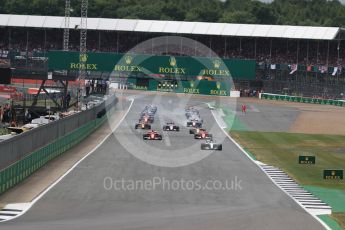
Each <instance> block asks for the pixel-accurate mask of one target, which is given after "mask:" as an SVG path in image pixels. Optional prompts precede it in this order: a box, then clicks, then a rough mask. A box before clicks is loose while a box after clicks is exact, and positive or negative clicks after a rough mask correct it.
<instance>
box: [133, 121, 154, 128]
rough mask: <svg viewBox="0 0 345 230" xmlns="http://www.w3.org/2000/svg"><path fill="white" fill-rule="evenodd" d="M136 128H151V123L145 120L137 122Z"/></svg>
mask: <svg viewBox="0 0 345 230" xmlns="http://www.w3.org/2000/svg"><path fill="white" fill-rule="evenodd" d="M135 129H151V125H150V124H148V123H145V122H141V123H138V124H135Z"/></svg>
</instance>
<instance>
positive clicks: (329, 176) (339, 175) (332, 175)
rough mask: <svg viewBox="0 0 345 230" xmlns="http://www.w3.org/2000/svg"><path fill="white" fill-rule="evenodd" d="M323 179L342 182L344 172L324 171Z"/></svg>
mask: <svg viewBox="0 0 345 230" xmlns="http://www.w3.org/2000/svg"><path fill="white" fill-rule="evenodd" d="M323 179H325V180H342V179H343V170H333V169H332V170H330V169H326V170H323Z"/></svg>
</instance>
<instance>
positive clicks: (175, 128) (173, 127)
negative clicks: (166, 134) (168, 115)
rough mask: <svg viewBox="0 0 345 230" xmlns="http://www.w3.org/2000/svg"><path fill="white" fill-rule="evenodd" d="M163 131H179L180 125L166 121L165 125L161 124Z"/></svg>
mask: <svg viewBox="0 0 345 230" xmlns="http://www.w3.org/2000/svg"><path fill="white" fill-rule="evenodd" d="M163 131H177V132H178V131H180V127H178V126H177V125H175V123H174V122H168V123H167V124H166V125H164V126H163Z"/></svg>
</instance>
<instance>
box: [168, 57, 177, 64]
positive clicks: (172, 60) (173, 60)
mask: <svg viewBox="0 0 345 230" xmlns="http://www.w3.org/2000/svg"><path fill="white" fill-rule="evenodd" d="M169 63H170V65H171V66H176V59H175V57H170V59H169Z"/></svg>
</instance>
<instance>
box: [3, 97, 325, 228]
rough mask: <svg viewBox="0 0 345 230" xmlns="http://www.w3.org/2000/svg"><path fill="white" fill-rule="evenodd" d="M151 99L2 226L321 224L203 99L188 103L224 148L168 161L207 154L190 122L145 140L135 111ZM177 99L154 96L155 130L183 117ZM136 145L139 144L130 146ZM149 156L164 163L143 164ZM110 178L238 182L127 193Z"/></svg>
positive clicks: (136, 105)
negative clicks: (242, 147)
mask: <svg viewBox="0 0 345 230" xmlns="http://www.w3.org/2000/svg"><path fill="white" fill-rule="evenodd" d="M150 97H151V96H147V97H143V98H137V99H136V100H135V102H134V104H133V106H132V108H131V111H130V112H129V113H128V115H127V117H126V118H125V120H124V121H123V122H122V123H121V124H120V126H119V127H118V128H117V130H116V131H115V132H114V135H111V136H110V137H109V138H108V139H107V140H106V141H105V142H104V143H103V144H102V145H101V146H100V147H99V148H98V149H97V150H96V151H95V152H94V153H93V154H91V155H90V156H89V157H87V158H86V159H85V160H84V161H82V162H81V163H80V164H79V165H78V166H77V167H76V168H75V169H74V170H73V171H71V173H70V174H68V175H67V176H66V177H65V178H64V179H63V180H62V181H60V183H58V184H57V185H56V186H55V187H53V189H51V190H50V191H49V192H48V193H47V194H46V195H45V196H43V197H42V199H40V200H39V201H38V202H37V203H36V204H35V205H34V206H33V207H32V208H31V209H30V210H29V211H28V212H27V213H26V214H24V215H23V216H21V217H19V218H17V219H14V220H12V221H9V222H5V223H2V224H0V229H1V230H17V229H18V230H37V229H44V230H61V229H71V230H74V229H83V230H84V229H90V230H94V229H98V230H103V229H109V230H110V229H111V230H114V229H115V230H117V229H140V230H145V229H150V230H161V229H174V230H175V229H187V230H194V229H197V230H203V229H205V230H206V229H207V230H210V229H216V230H218V229H226V230H229V229H236V230H241V229H266V230H271V229H272V230H276V229H289V230H290V229H303V230H305V229H313V230H315V229H323V227H322V226H321V224H320V223H319V222H318V221H317V220H315V219H314V218H313V217H312V216H310V215H309V214H308V213H306V212H305V211H304V210H303V209H302V208H300V207H299V206H298V205H297V204H296V203H295V202H294V201H293V200H292V199H290V198H289V197H288V196H287V195H286V194H285V193H283V192H282V191H281V190H279V189H278V188H277V187H276V186H275V185H274V184H273V183H272V182H271V181H270V180H269V179H268V178H267V176H266V175H265V174H264V173H263V172H262V171H261V170H260V169H259V168H258V167H257V166H256V165H255V164H254V163H253V162H251V161H250V160H249V159H248V158H247V157H246V156H245V155H244V153H242V152H241V151H240V150H239V149H238V148H237V147H236V145H235V144H234V143H232V142H231V141H230V140H229V139H227V138H226V137H225V134H224V133H223V131H222V130H221V129H220V128H219V127H217V125H215V121H214V119H213V117H212V114H211V113H210V111H209V110H208V109H207V108H206V106H205V105H204V104H203V103H201V102H198V101H194V100H192V101H190V102H189V104H193V103H194V104H195V105H196V106H197V107H198V108H199V109H200V112H201V116H202V117H203V119H204V123H205V127H206V128H207V129H210V130H212V134H213V135H214V137H215V138H216V139H218V140H222V139H224V141H223V151H215V152H211V154H210V155H208V156H206V155H207V154H206V155H205V158H203V159H201V160H199V161H197V162H195V163H192V164H189V165H185V166H179V167H172V166H173V164H176V165H178V164H181V161H179V159H185V158H184V157H186V155H190V156H191V157H190V158H191V159H193V160H195V159H197V155H198V154H205V153H204V152H201V151H200V143H201V141H200V140H194V139H193V137H192V135H190V134H189V133H188V129H187V128H182V127H181V131H180V132H179V133H177V132H171V133H170V132H169V133H164V134H163V138H164V140H163V141H143V140H142V133H143V132H142V131H139V130H134V129H133V127H134V123H135V121H136V120H137V118H138V114H139V112H140V111H141V110H142V109H143V108H144V106H145V105H146V104H150V103H152V102H151V100H152V98H150ZM180 104H181V101H180V99H179V98H177V97H174V96H171V97H165V98H164V100H162V101H161V102H159V104H158V112H157V115H156V121H155V123H154V128H155V129H158V130H161V123H164V122H165V121H167V120H171V119H173V120H174V121H175V122H181V123H183V122H185V121H184V120H183V117H184V115H183V110H182V106H180ZM123 142H127V143H123ZM138 143H139V144H140V146H139V148H134V147H133V146H136V145H138ZM128 146H132V147H133V149H135V150H137V149H139V151H142V155H143V156H144V157H146V159H145V158H143V159H138V157H141V155H140V154H138V153H130V152H131V151H132V150H133V149H131V147H128ZM176 149H177V150H178V151H166V150H176ZM184 149H187V150H186V151H185V150H184ZM206 152H207V151H206ZM134 155H138V157H136V156H134ZM187 157H188V156H187ZM175 158H176V159H177V160H176V159H175ZM152 159H153V161H155V162H156V163H157V164H167V165H168V166H167V167H165V166H157V165H153V164H150V163H147V162H148V161H150V160H152ZM157 159H160V160H157ZM186 159H187V158H186ZM188 159H189V158H188ZM143 160H144V161H143ZM174 160H176V161H174ZM108 177H110V178H113V179H114V180H115V179H119V180H120V179H122V178H124V179H126V180H128V181H129V180H134V181H140V180H150V179H151V178H164V179H165V180H166V181H170V182H171V183H172V181H173V180H176V181H181V179H183V180H186V181H187V180H188V181H194V182H195V183H196V181H199V182H200V184H203V183H205V182H207V181H212V180H218V181H223V182H224V181H227V180H228V181H229V180H230V181H231V180H235V178H237V180H240V181H241V182H240V183H239V184H240V187H241V188H237V189H234V188H232V190H231V189H230V190H229V189H226V190H222V189H201V190H193V189H177V190H173V189H171V188H170V189H168V188H167V187H168V186H166V187H165V188H163V187H162V186H157V187H156V188H155V189H151V190H148V191H145V190H144V189H136V190H131V191H124V190H123V189H120V190H116V189H109V187H108V188H105V187H104V179H105V178H108ZM171 187H172V185H171ZM211 187H212V186H211ZM175 188H176V187H175Z"/></svg>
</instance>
